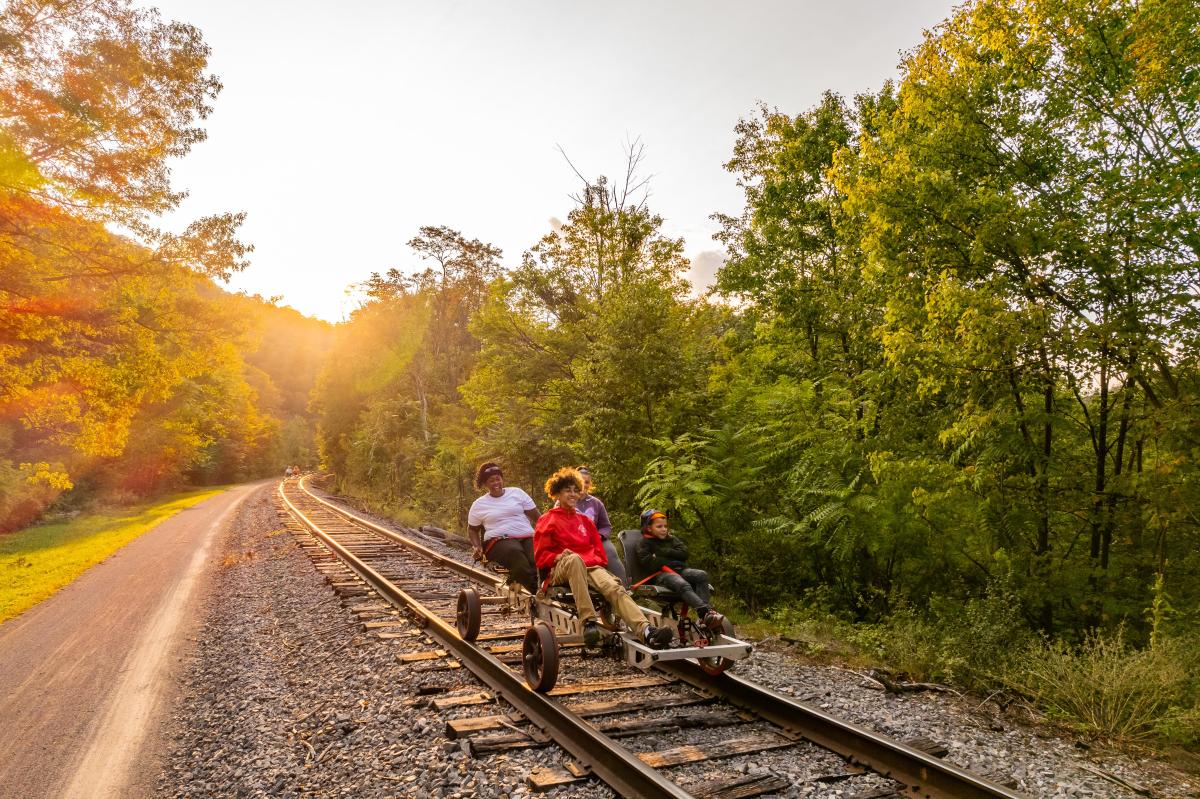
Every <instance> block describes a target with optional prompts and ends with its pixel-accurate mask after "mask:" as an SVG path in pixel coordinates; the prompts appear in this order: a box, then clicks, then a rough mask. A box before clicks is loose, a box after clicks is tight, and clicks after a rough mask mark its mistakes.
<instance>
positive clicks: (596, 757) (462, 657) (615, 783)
mask: <svg viewBox="0 0 1200 799" xmlns="http://www.w3.org/2000/svg"><path fill="white" fill-rule="evenodd" d="M300 488H301V490H302V491H305V493H308V492H307V490H306V489H305V488H304V486H303V484H301V485H300ZM279 496H280V498H281V499H283V501H284V503H285V504H286V505H287V506H288V508H290V509H291V511H292V513H293V514H294V515H295V516H296V518H298V519H300V520H301V521H302V522H304V524H305V525H306V526H307V527H308V529H309V530H310V531H312V533H313V535H315V536H316V537H317V538H318V539H319V540H320V541H321V542H322V543H323V544H325V546H327V547H328V548H329V549H330V551H331V552H333V553H334V554H336V555H337V557H338V558H340V559H341V560H342V562H343V563H345V564H346V565H347V566H349V567H350V569H351V570H353V571H354V573H355V574H357V575H358V576H359V577H361V578H362V579H363V580H364V581H365V582H366V583H367V584H368V585H370V586H371V587H372V588H373V589H375V591H376V592H377V593H379V595H380V596H383V597H385V598H386V599H387V600H388V601H390V602H391V603H392V604H394V605H397V606H398V607H407V608H408V609H409V610H411V611H412V612H413V613H415V614H416V615H417V616H419V617H420V621H419V623H420V624H421V626H422V628H423V630H424V632H425V633H427V634H428V635H429V636H431V637H432V638H434V639H435V640H437V641H438V643H440V644H441V645H442V647H444V648H445V649H446V651H447V652H450V653H452V654H453V655H454V657H455V658H457V659H458V660H459V661H460V662H461V663H462V664H463V665H464V666H466V667H467V668H468V669H470V671H471V672H472V673H473V674H474V675H475V676H477V677H479V679H481V680H482V681H483V682H484V683H485V684H486V685H487V686H488V687H489V688H491V689H492V692H493V693H494V694H495V695H496V696H498V697H500V698H502V699H503V700H504V701H506V702H508V703H509V704H510V705H512V706H513V707H515V708H516V709H517V710H518V711H520V712H521V713H522V714H523V715H524V716H525V717H526V718H528V719H529V720H530V722H531V723H533V724H534V725H536V726H538V727H541V728H542V729H543V730H545V731H546V732H548V733H550V735H551V736H552V737H553V738H554V741H555V743H557V744H558V745H559V746H561V747H562V748H563V749H565V750H566V751H567V752H568V753H570V755H571V756H572V757H574V758H575V759H576V760H578V761H579V762H580V763H582V764H584V765H585V766H587V767H588V768H589V769H590V770H591V771H592V773H594V774H595V775H596V776H598V777H599V778H600V779H602V780H604V782H606V783H607V784H608V785H609V786H610V787H611V788H612V789H613V790H614V791H616V792H617V793H618V794H619V795H621V796H636V797H645V799H689V798H690V797H691V794H690V793H688V792H687V791H685V790H683V789H682V788H680V787H679V786H678V785H676V784H675V783H673V782H671V781H670V780H668V779H666V778H665V777H663V776H662V775H661V774H659V773H658V772H657V771H655V770H654V769H653V768H651V767H649V766H647V765H646V764H645V763H643V762H642V761H641V760H640V759H639V758H638V757H637V755H635V754H633V753H632V752H630V751H629V750H628V749H626V748H625V747H623V746H621V745H620V744H618V743H617V742H616V741H614V740H613V739H611V738H609V737H608V736H607V735H604V734H602V733H600V732H599V731H598V730H596V728H595V727H593V726H592V725H591V724H588V723H587V722H586V721H584V720H583V719H582V718H580V717H579V716H577V715H575V714H574V713H572V712H571V711H569V710H567V709H566V708H564V707H562V706H561V705H559V704H557V703H555V702H553V701H552V700H550V699H549V698H547V697H545V696H543V695H542V694H539V693H536V692H534V691H531V690H529V688H528V687H527V686H526V685H525V682H524V680H522V679H521V678H520V677H518V676H517V675H516V674H515V673H513V672H512V670H510V669H509V668H508V667H507V666H506V665H504V664H503V663H501V662H500V661H499V660H497V659H496V658H495V657H494V656H493V655H492V654H491V653H490V652H487V651H486V650H483V649H481V648H478V647H476V646H474V645H473V644H471V643H469V642H467V641H464V640H463V639H462V638H461V637H459V635H458V631H457V630H456V629H454V628H453V627H451V626H450V625H449V624H447V623H446V622H445V621H443V620H442V619H441V618H440V617H439V616H438V615H437V614H435V613H433V612H431V611H430V610H428V609H427V608H425V607H424V606H423V605H422V604H421V603H420V602H419V601H417V600H416V599H414V598H413V597H411V596H410V595H409V594H407V593H406V592H405V591H404V590H403V589H401V588H400V587H399V586H397V585H395V584H394V583H392V582H391V581H389V580H388V579H387V578H385V577H383V576H382V575H381V574H379V573H378V572H376V571H375V570H374V569H372V568H371V567H370V566H368V565H367V564H366V563H364V562H363V561H362V560H360V559H359V558H358V557H356V556H355V555H354V553H352V552H351V551H350V550H348V549H347V548H346V547H344V546H342V545H341V544H339V543H338V542H337V541H336V540H335V539H334V538H333V537H332V536H330V535H329V534H327V533H326V532H325V531H324V530H322V529H321V528H320V527H319V526H317V525H316V523H314V522H313V521H312V520H311V519H309V518H308V516H307V515H305V513H304V512H303V511H301V510H300V509H299V508H297V507H296V506H295V505H294V504H293V503H292V501H291V500H290V499H289V498H288V496H287V494H286V493H284V491H283V484H282V483H280V485H279ZM309 496H312V495H311V494H309ZM313 499H316V500H317V501H318V502H323V500H321V499H320V498H318V497H313ZM324 504H326V505H328V504H329V503H324ZM370 527H371V528H372V529H375V530H378V529H379V528H378V526H377V525H370ZM393 535H395V534H393ZM404 540H405V543H406V544H407V543H408V542H409V539H404ZM414 543H415V542H414ZM418 547H419V545H418ZM420 549H424V547H420ZM425 551H427V552H428V553H429V554H430V555H433V556H435V557H436V558H437V559H438V560H439V561H441V560H442V559H443V557H444V556H442V555H438V553H435V552H433V551H432V550H425ZM467 568H470V567H467ZM472 571H476V570H474V569H472ZM480 574H481V575H483V576H484V577H485V578H489V579H490V580H492V581H494V575H491V574H488V573H487V572H480Z"/></svg>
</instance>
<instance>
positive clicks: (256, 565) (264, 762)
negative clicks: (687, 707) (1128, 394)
mask: <svg viewBox="0 0 1200 799" xmlns="http://www.w3.org/2000/svg"><path fill="white" fill-rule="evenodd" d="M356 512H358V513H360V514H362V515H364V516H369V514H365V513H364V512H363V511H361V510H357V509H356ZM372 518H374V517H372ZM376 520H377V521H380V522H386V520H381V519H376ZM397 529H399V528H397ZM422 543H425V544H426V545H430V544H432V543H433V542H432V541H423V542H422ZM432 548H435V549H443V550H444V551H447V552H453V553H454V554H455V556H456V557H460V558H461V559H463V560H467V559H469V554H468V555H464V554H463V553H462V552H461V551H459V550H455V549H453V548H451V547H442V546H433V547H432ZM223 557H224V561H223V566H222V569H221V573H220V574H219V575H218V577H217V578H216V581H215V584H216V590H215V591H214V592H213V595H212V597H211V599H210V601H209V605H208V607H207V608H206V614H207V618H206V622H205V624H204V627H203V630H202V631H201V633H200V635H199V640H198V644H197V646H196V649H195V652H194V653H193V655H192V656H191V659H190V661H189V663H188V664H186V668H185V669H183V671H184V676H183V684H182V688H181V695H182V698H181V700H180V702H179V706H178V707H177V709H176V711H175V713H174V721H173V726H172V729H171V730H169V731H168V732H169V736H170V739H171V742H172V743H171V746H170V751H171V754H170V756H169V757H168V759H167V761H166V764H165V767H164V769H163V772H162V774H161V776H160V780H159V789H160V790H159V792H160V794H161V795H163V796H172V797H201V796H202V797H211V796H245V797H261V796H329V797H335V796H356V797H420V798H421V799H449V798H450V797H482V798H483V799H500V798H502V797H503V798H506V799H513V798H514V797H527V796H531V795H534V794H533V792H532V791H530V790H529V789H528V788H527V787H526V786H525V778H526V776H527V775H528V773H529V771H530V770H531V769H532V768H534V767H536V766H547V765H555V764H557V763H560V762H561V761H562V760H563V758H564V757H565V755H564V753H563V752H562V750H560V749H558V748H557V747H553V746H552V747H547V748H541V749H528V750H514V751H510V752H508V753H505V754H502V755H489V756H486V757H480V758H474V757H472V756H470V755H469V754H468V753H467V747H465V746H463V745H462V742H459V741H450V740H448V739H447V738H446V736H445V723H446V720H447V719H448V718H451V717H454V716H463V715H483V714H485V713H494V712H505V711H506V710H507V709H508V708H507V707H499V706H496V705H485V706H477V707H474V708H457V709H455V710H453V711H447V712H439V711H438V710H436V709H434V708H432V707H430V706H429V705H428V703H427V701H426V700H425V698H424V697H422V696H418V688H425V689H428V688H429V687H430V686H439V687H442V688H445V689H446V690H449V691H458V690H467V689H475V690H482V687H481V686H480V684H479V683H476V682H474V681H473V680H472V678H471V677H470V675H469V673H467V672H466V671H465V670H463V669H457V670H437V669H431V668H430V667H429V664H402V663H400V662H398V661H397V655H398V654H399V653H402V652H407V651H416V650H418V649H420V648H421V647H422V646H424V644H423V643H422V642H421V638H420V637H419V636H414V637H411V638H393V639H388V640H380V639H379V638H378V637H376V636H375V635H373V634H369V633H365V632H363V631H362V626H361V622H360V621H359V619H358V618H357V617H356V616H355V615H354V614H353V613H351V612H350V610H349V608H348V606H352V605H354V604H355V602H354V601H346V602H345V603H343V601H342V600H341V599H339V597H338V596H337V595H336V594H334V592H333V591H332V589H331V588H330V587H329V585H328V584H327V581H326V580H325V578H324V577H323V576H322V575H321V574H320V573H318V571H317V570H316V569H315V568H314V566H313V563H312V561H310V560H309V558H308V557H307V556H306V555H305V554H304V553H303V552H302V551H301V549H300V547H299V546H298V545H297V542H296V539H295V537H294V536H293V535H292V534H291V533H290V532H288V531H287V529H286V528H285V526H284V518H283V517H282V516H281V515H280V513H279V511H278V510H277V507H276V499H275V492H274V487H269V488H265V489H263V490H261V491H260V492H258V493H257V494H256V495H255V496H254V497H252V498H250V499H248V500H247V501H246V502H245V503H244V504H243V505H242V507H241V508H240V509H239V512H238V516H237V518H236V520H235V521H234V525H233V530H232V531H231V532H230V534H229V536H228V538H227V550H226V553H225V555H224V556H223ZM592 665H593V664H590V663H584V662H581V661H579V660H575V661H574V662H573V663H572V666H571V668H573V669H579V670H580V671H581V672H590V671H591V670H592ZM594 665H595V666H596V667H597V668H599V667H600V665H601V664H600V663H596V664H594ZM736 673H737V674H738V675H739V676H741V677H743V678H746V679H750V680H753V681H755V682H759V683H761V684H764V685H766V686H768V687H771V688H773V689H775V690H778V691H780V692H782V693H784V694H788V695H792V696H795V697H797V698H799V699H802V700H804V701H807V702H809V703H811V704H813V705H816V706H818V707H820V708H822V709H824V710H826V711H827V712H829V713H831V714H833V715H836V716H839V717H841V718H844V719H847V720H849V721H852V722H855V723H858V724H862V725H863V726H866V727H869V728H871V729H875V730H879V731H882V732H885V733H888V734H891V735H893V736H895V737H896V738H899V739H908V738H913V737H916V736H922V737H925V738H930V739H933V740H934V741H936V742H938V743H941V744H943V745H944V746H945V747H946V748H947V749H948V750H949V753H948V754H947V755H946V757H947V759H948V760H950V761H951V762H953V763H955V764H957V765H960V766H963V767H965V768H969V769H971V770H973V771H978V772H979V773H982V774H985V775H988V776H990V777H992V778H994V779H997V780H998V781H1008V780H1013V781H1014V783H1015V784H1014V785H1013V787H1015V788H1016V789H1017V790H1020V791H1023V792H1025V793H1028V794H1030V795H1031V796H1048V797H1109V796H1111V797H1127V796H1128V797H1133V796H1136V795H1138V794H1136V793H1135V792H1134V791H1132V790H1130V789H1129V788H1125V787H1122V786H1120V785H1118V784H1117V782H1115V781H1113V779H1110V778H1106V777H1105V776H1103V775H1105V774H1107V775H1109V776H1110V777H1111V778H1115V779H1116V780H1122V781H1125V782H1127V783H1128V784H1129V785H1132V786H1139V787H1142V788H1145V789H1148V790H1149V791H1151V792H1152V794H1153V795H1154V796H1157V797H1187V796H1197V795H1200V792H1198V783H1197V781H1195V780H1194V779H1192V778H1188V777H1186V776H1185V775H1182V774H1180V773H1178V772H1175V771H1174V770H1172V769H1169V768H1167V767H1166V766H1164V765H1162V764H1159V763H1155V762H1146V761H1140V762H1139V761H1135V760H1134V759H1132V758H1130V757H1128V756H1125V755H1122V754H1119V753H1113V752H1107V751H1101V750H1099V749H1098V748H1094V747H1088V748H1083V744H1082V742H1080V741H1076V740H1074V739H1071V738H1068V737H1060V736H1056V735H1053V734H1052V733H1051V732H1050V731H1049V728H1048V727H1046V726H1045V725H1040V724H1026V723H1024V721H1023V720H1022V719H1020V718H1017V717H1016V716H1015V715H1014V714H1012V711H1009V713H1007V714H1006V712H1005V711H1003V710H1001V709H1000V708H999V707H997V706H996V705H994V704H991V703H988V702H985V701H982V700H981V699H971V698H963V697H959V696H956V695H954V694H934V693H905V694H886V693H883V692H881V691H876V690H872V689H871V688H870V687H868V683H867V682H866V681H865V680H863V678H862V677H860V676H859V675H856V674H854V673H852V672H848V671H846V670H842V669H838V668H834V667H828V666H812V665H807V664H805V663H804V662H802V661H801V660H800V659H798V658H795V657H793V656H792V654H791V651H790V649H789V647H787V646H786V645H783V644H780V643H778V642H774V643H771V644H768V645H765V646H760V647H759V648H758V650H757V651H756V653H755V655H754V656H753V657H752V658H751V660H750V661H748V662H744V663H742V664H739V666H738V668H737V670H736ZM577 676H583V675H582V673H581V674H580V675H577ZM718 732H720V731H719V730H715V729H714V730H711V731H708V730H701V731H699V733H700V734H702V735H703V734H706V733H712V734H714V737H716V736H715V734H716V733H718ZM678 737H679V741H676V740H675V739H674V737H672V738H669V739H668V738H664V739H663V740H662V741H659V742H657V745H659V746H668V745H677V743H679V742H684V741H685V740H693V738H690V737H689V736H687V735H681V736H678ZM626 743H627V745H629V746H630V748H633V749H635V750H636V751H650V750H653V749H654V748H655V747H656V744H655V742H653V741H652V740H651V741H644V740H639V741H636V742H635V741H634V740H628V741H627V742H626ZM814 760H825V761H830V762H833V761H834V759H833V758H832V756H831V755H829V754H828V753H820V755H818V756H814V755H811V754H802V753H801V751H800V748H796V749H790V750H787V749H785V750H781V751H779V752H758V753H755V754H754V755H750V756H742V757H739V758H731V759H728V760H723V761H720V762H719V763H709V764H705V765H702V766H697V767H691V768H690V769H687V770H684V769H679V770H676V771H675V773H674V777H675V778H677V779H680V781H681V782H684V783H685V784H688V785H693V784H694V783H695V781H696V780H697V779H703V778H704V776H705V775H706V774H711V775H715V774H716V773H717V771H718V769H719V770H720V771H721V772H723V773H724V774H725V775H726V776H727V775H728V774H729V773H731V772H742V773H752V772H757V771H761V770H770V771H773V772H775V773H777V774H781V775H784V776H787V777H789V779H790V782H791V785H790V787H789V788H788V789H787V791H786V792H785V793H783V794H781V795H784V796H789V797H791V796H819V797H833V796H841V797H852V796H854V795H856V794H859V793H863V792H865V791H869V790H871V789H873V788H875V787H876V786H878V785H880V784H886V783H884V782H882V781H881V779H880V778H878V777H876V776H875V775H862V776H860V777H856V778H853V779H849V780H844V781H839V782H836V783H824V782H822V783H818V782H814V781H813V780H812V779H811V775H812V772H811V768H812V765H811V762H809V761H814ZM824 768H825V769H826V771H828V770H829V768H830V766H828V765H826V766H824ZM537 795H539V796H550V797H566V796H578V797H602V796H612V792H611V791H609V790H608V788H607V787H606V786H604V785H602V784H599V783H598V782H595V781H592V782H587V783H581V784H575V785H571V786H566V787H562V788H558V789H555V790H553V791H550V792H547V793H544V794H537Z"/></svg>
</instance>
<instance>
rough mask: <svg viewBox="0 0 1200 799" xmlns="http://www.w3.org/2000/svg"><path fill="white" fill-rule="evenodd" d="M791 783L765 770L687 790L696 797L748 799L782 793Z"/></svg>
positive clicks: (704, 798)
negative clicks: (765, 794)
mask: <svg viewBox="0 0 1200 799" xmlns="http://www.w3.org/2000/svg"><path fill="white" fill-rule="evenodd" d="M791 784H792V783H791V780H788V779H786V778H784V777H780V776H779V775H778V774H772V773H771V772H769V771H767V772H754V773H752V774H744V775H742V776H740V777H734V778H733V779H729V780H721V781H719V782H713V783H707V784H705V785H701V786H697V787H696V788H695V789H691V788H689V789H688V790H689V792H690V793H691V794H692V796H694V797H696V799H749V797H752V796H761V795H763V794H764V793H782V792H783V791H785V790H786V789H787V788H788V787H789V786H790V785H791Z"/></svg>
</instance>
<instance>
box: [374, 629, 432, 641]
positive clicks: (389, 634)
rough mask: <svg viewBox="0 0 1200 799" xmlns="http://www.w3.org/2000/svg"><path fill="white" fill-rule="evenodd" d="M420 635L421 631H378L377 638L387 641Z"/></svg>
mask: <svg viewBox="0 0 1200 799" xmlns="http://www.w3.org/2000/svg"><path fill="white" fill-rule="evenodd" d="M420 634H421V631H420V630H396V631H392V630H377V631H376V632H375V637H376V638H382V639H384V640H387V639H391V638H412V637H413V636H414V635H420Z"/></svg>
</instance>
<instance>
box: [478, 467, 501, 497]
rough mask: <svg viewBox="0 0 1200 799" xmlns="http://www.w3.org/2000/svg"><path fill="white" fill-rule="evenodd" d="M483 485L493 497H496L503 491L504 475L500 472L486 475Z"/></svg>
mask: <svg viewBox="0 0 1200 799" xmlns="http://www.w3.org/2000/svg"><path fill="white" fill-rule="evenodd" d="M483 485H484V487H485V488H487V490H488V493H489V494H491V495H492V496H493V497H498V496H500V495H501V494H503V493H504V475H503V474H501V473H500V472H496V473H495V474H490V475H488V478H487V479H486V480H484V481H483Z"/></svg>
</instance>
